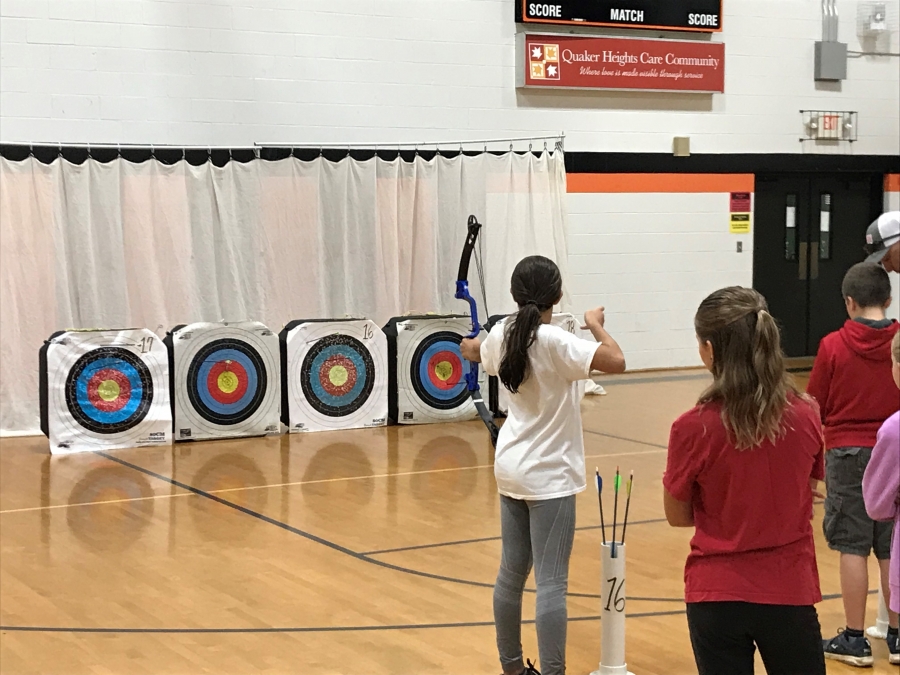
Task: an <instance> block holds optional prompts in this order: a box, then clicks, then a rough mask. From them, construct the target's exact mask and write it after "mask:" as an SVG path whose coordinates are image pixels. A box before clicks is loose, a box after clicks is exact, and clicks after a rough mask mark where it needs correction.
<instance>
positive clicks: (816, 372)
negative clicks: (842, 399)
mask: <svg viewBox="0 0 900 675" xmlns="http://www.w3.org/2000/svg"><path fill="white" fill-rule="evenodd" d="M827 339H828V338H827V336H826V337H825V338H823V339H822V341H821V342H820V343H819V351H818V353H817V354H816V360H815V362H814V363H813V368H812V372H811V373H810V374H809V384H808V385H806V393H807V394H809V395H810V396H812V397H813V398H814V399H816V401H817V402H818V404H819V415H820V419H821V420H822V423H823V424H824V423H825V417H826V415H827V414H828V392H829V389H830V388H831V376H832V371H833V369H834V364H833V362H832V359H831V351H830V350H829V349H828V343H827V342H826V340H827Z"/></svg>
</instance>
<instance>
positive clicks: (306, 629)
mask: <svg viewBox="0 0 900 675" xmlns="http://www.w3.org/2000/svg"><path fill="white" fill-rule="evenodd" d="M875 593H878V591H877V590H870V591H869V595H873V594H875ZM840 597H841V595H840V593H832V594H830V595H825V596H822V600H823V601H827V600H837V599H838V598H840ZM629 599H631V600H635V599H636V598H629ZM681 602H683V601H681ZM684 612H685V610H683V609H669V610H664V611H660V612H636V613H634V614H628V615H627V617H626V618H629V619H644V618H648V617H655V616H675V615H677V614H684ZM569 621H570V622H572V621H600V617H599V616H570V617H569ZM534 622H535V620H534V619H523V620H522V623H523V624H533V623H534ZM493 625H494V622H493V621H463V622H457V623H418V624H417V623H410V624H396V625H389V626H301V627H296V628H293V627H287V628H278V627H271V628H79V627H72V628H67V627H65V626H0V632H3V631H9V632H15V633H175V634H184V633H187V634H194V633H204V634H205V633H251V634H252V633H350V632H357V631H358V632H362V631H367V632H371V631H393V630H426V629H435V628H485V627H488V626H493Z"/></svg>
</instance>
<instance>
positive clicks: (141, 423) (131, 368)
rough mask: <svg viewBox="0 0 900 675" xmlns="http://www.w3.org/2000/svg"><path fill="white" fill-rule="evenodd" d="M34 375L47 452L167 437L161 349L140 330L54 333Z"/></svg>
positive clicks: (157, 440)
mask: <svg viewBox="0 0 900 675" xmlns="http://www.w3.org/2000/svg"><path fill="white" fill-rule="evenodd" d="M39 380H40V384H39V386H40V407H41V431H43V432H44V434H45V435H46V436H47V438H49V439H50V452H51V453H53V454H66V453H73V452H87V451H91V450H113V449H116V448H131V447H137V446H150V445H164V444H167V443H171V442H172V412H171V408H170V406H169V364H168V360H167V358H166V349H165V347H164V346H163V343H162V341H161V340H160V339H159V338H158V337H157V336H156V335H154V334H153V333H152V332H150V331H149V330H147V329H143V328H133V329H127V330H99V331H60V332H57V333H54V334H53V335H51V336H50V338H49V339H48V340H47V341H46V342H45V343H44V345H43V346H42V347H41V349H40V353H39Z"/></svg>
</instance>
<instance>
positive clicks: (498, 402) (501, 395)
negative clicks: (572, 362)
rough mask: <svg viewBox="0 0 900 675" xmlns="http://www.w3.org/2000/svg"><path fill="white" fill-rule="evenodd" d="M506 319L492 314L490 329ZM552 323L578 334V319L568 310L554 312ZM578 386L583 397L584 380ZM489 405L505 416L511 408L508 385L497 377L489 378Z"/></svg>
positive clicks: (494, 411) (489, 322)
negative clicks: (504, 384) (505, 385)
mask: <svg viewBox="0 0 900 675" xmlns="http://www.w3.org/2000/svg"><path fill="white" fill-rule="evenodd" d="M505 319H506V316H505V315H495V316H492V317H491V318H490V320H489V321H488V326H490V329H493V328H494V326H496V325H498V324H500V323H502V322H503V321H504V320H505ZM550 324H551V325H553V326H558V327H559V328H562V329H563V330H564V331H566V332H568V333H571V334H572V335H577V329H578V320H577V319H576V318H575V315H574V314H569V313H568V312H561V313H559V314H554V315H553V317H552V318H551V319H550ZM578 387H579V391H580V394H581V396H582V397H583V396H584V382H579V384H578ZM488 407H489V408H490V410H491V412H492V413H494V415H495V416H499V417H505V416H506V413H507V411H508V410H509V392H508V391H507V389H506V387H504V386H503V385H502V384H501V383H500V379H499V378H497V377H490V378H489V382H488Z"/></svg>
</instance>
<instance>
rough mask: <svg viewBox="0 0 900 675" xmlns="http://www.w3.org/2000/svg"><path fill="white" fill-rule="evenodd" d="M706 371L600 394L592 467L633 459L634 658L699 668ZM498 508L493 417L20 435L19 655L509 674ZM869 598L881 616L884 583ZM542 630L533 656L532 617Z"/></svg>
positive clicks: (648, 666) (2, 543) (5, 657)
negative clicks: (681, 517) (696, 479)
mask: <svg viewBox="0 0 900 675" xmlns="http://www.w3.org/2000/svg"><path fill="white" fill-rule="evenodd" d="M706 382H707V376H706V375H704V374H701V373H699V372H696V371H693V372H680V373H673V374H666V375H660V374H656V375H643V376H641V375H637V376H628V377H625V378H619V379H615V380H613V381H612V382H611V383H609V384H608V386H607V390H608V391H609V395H608V396H605V397H593V398H588V399H586V401H585V403H584V421H585V430H586V434H585V442H586V447H587V455H588V460H587V462H588V466H589V467H590V469H591V470H592V469H593V467H594V466H595V465H598V466H599V467H600V469H601V471H602V473H603V474H604V475H605V476H611V475H612V473H613V472H614V471H615V468H616V465H619V466H621V468H622V470H623V471H624V472H627V471H629V470H631V469H634V471H635V487H634V496H633V501H632V505H631V523H630V526H629V528H628V554H627V555H628V586H627V591H628V598H629V599H628V609H627V611H628V614H629V618H628V620H627V621H628V623H627V630H628V636H627V640H628V643H627V654H628V662H629V666H630V670H631V671H632V672H634V673H635V674H636V675H654V674H655V675H680V674H682V673H694V672H696V671H695V669H694V666H693V659H692V656H691V649H690V643H689V640H688V634H687V627H686V624H685V617H684V605H683V603H682V599H681V598H682V570H683V564H684V559H685V556H686V554H687V552H688V541H689V538H690V532H689V531H687V530H675V529H672V528H670V527H668V525H666V523H665V522H664V521H663V512H662V501H661V496H660V491H661V476H662V471H663V468H664V466H665V457H666V449H665V445H666V440H667V438H668V429H669V425H670V423H671V422H672V420H673V419H674V418H675V417H676V416H677V415H678V414H679V413H681V412H682V411H684V410H685V409H687V408H688V407H690V405H692V403H693V401H694V400H695V397H696V396H697V394H698V393H699V392H700V390H701V389H702V388H703V387H704V385H705V383H706ZM607 484H611V481H610V480H609V479H608V483H607ZM596 503H597V497H596V492H595V491H594V490H593V489H589V490H587V491H586V492H584V493H583V494H581V495H580V496H579V500H578V509H579V511H578V531H577V536H576V538H575V550H574V553H573V558H572V568H571V575H570V579H571V581H570V591H571V595H570V598H569V614H570V625H569V648H568V654H569V662H568V672H569V673H570V674H572V675H586V674H587V673H589V672H591V671H592V670H594V669H595V668H596V667H597V663H598V661H599V642H600V640H599V631H600V623H599V620H598V615H599V613H600V611H599V605H600V601H599V599H598V597H597V594H598V593H599V575H600V566H599V559H598V546H599V542H600V533H599V526H598V524H599V515H598V512H597V506H596ZM608 504H609V505H610V507H611V502H608ZM497 513H498V496H497V492H496V488H495V484H494V480H493V472H492V468H491V449H490V443H489V441H488V438H487V435H486V433H485V431H484V429H483V427H482V425H481V423H480V422H472V423H466V424H457V425H443V426H422V427H408V428H398V427H394V428H388V429H379V430H362V431H353V432H334V433H324V434H308V435H294V436H290V437H288V436H282V437H276V438H268V439H252V440H242V441H219V442H214V443H195V444H179V445H176V446H174V448H162V449H150V450H129V451H119V452H115V453H114V454H109V455H101V454H91V455H76V456H69V457H54V458H50V457H49V455H48V452H47V444H46V441H45V440H44V439H42V438H18V439H4V440H3V441H2V442H0V624H2V633H0V672H2V673H4V674H9V675H12V674H13V673H16V674H18V673H22V674H26V673H52V674H59V675H70V674H71V675H76V674H79V673H98V674H99V673H103V674H125V673H128V674H129V675H137V674H140V673H166V674H169V673H171V674H183V673H184V674H187V673H217V674H222V675H231V674H235V675H236V674H242V675H243V674H249V673H273V674H274V673H278V674H280V673H303V674H304V675H326V674H327V675H337V674H340V675H357V674H358V675H363V674H365V675H388V674H390V675H414V674H415V675H438V674H444V673H464V674H465V675H480V674H485V675H488V674H490V675H496V674H497V673H499V672H500V668H499V666H498V664H497V657H496V654H495V651H494V633H493V628H492V623H491V585H492V582H493V579H494V575H495V573H496V568H497V564H498V560H499V551H500V543H499V541H498V534H499V525H498V519H497ZM607 514H611V508H610V510H609V511H607ZM821 516H822V513H821V506H818V507H817V509H816V519H817V522H816V524H815V527H816V536H817V547H818V552H819V569H820V572H821V577H822V590H823V593H825V594H826V597H827V598H828V599H826V600H825V601H824V602H823V603H822V604H821V605H819V613H820V618H821V621H822V626H823V630H824V632H825V633H826V634H831V633H832V631H833V630H834V629H836V628H838V627H839V626H842V625H843V615H842V611H841V602H840V599H839V598H838V593H839V583H838V557H837V555H835V554H832V553H831V552H829V551H828V550H827V548H826V547H825V545H824V541H823V540H822V537H821ZM608 517H609V515H608ZM872 573H873V576H872V581H871V583H870V587H871V588H873V589H874V588H876V587H877V579H876V577H875V576H874V565H872ZM869 608H870V617H871V620H874V617H875V612H876V608H877V604H876V598H875V596H874V595H871V596H870V602H869ZM525 616H526V618H533V616H534V595H533V593H532V594H529V595H528V596H527V598H526V609H525ZM524 643H525V650H526V654H527V655H528V656H530V657H532V658H536V656H537V650H536V645H535V639H534V626H533V624H529V625H526V626H525V628H524ZM874 649H875V654H876V659H877V661H876V667H875V669H874V671H873V670H869V671H868V672H874V673H888V672H893V673H896V672H897V671H896V669H895V668H890V667H889V666H888V664H887V656H886V648H885V646H884V643H883V641H876V643H875V645H874ZM828 668H829V670H828V672H829V673H832V674H837V673H850V672H858V671H856V670H854V669H852V668H849V667H843V666H840V665H838V664H829V666H828ZM758 672H763V671H762V669H761V668H760V669H758Z"/></svg>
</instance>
